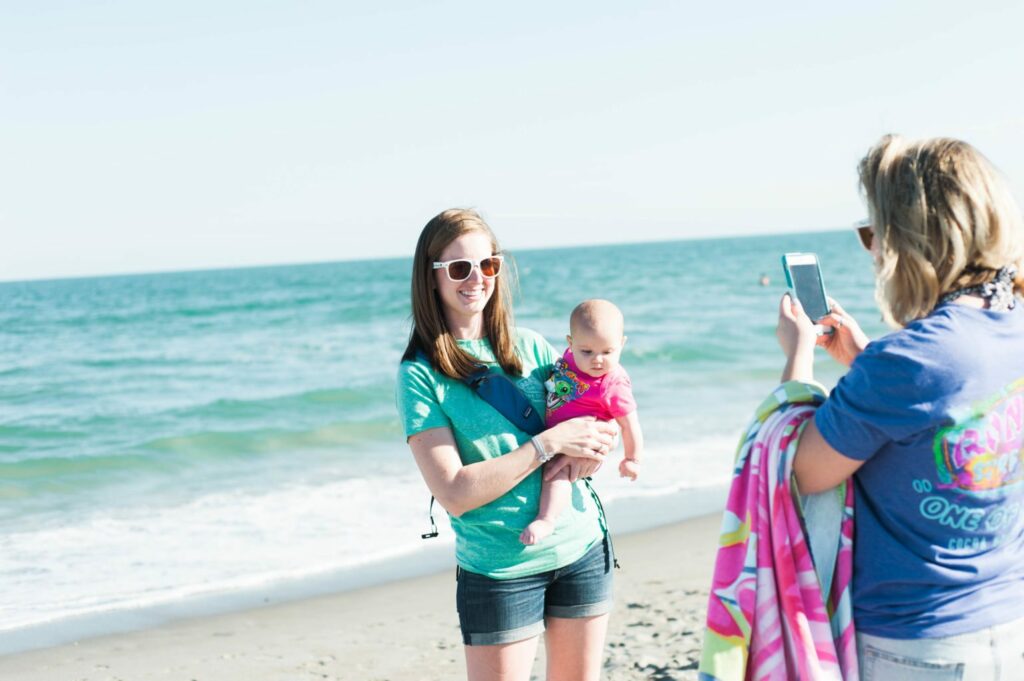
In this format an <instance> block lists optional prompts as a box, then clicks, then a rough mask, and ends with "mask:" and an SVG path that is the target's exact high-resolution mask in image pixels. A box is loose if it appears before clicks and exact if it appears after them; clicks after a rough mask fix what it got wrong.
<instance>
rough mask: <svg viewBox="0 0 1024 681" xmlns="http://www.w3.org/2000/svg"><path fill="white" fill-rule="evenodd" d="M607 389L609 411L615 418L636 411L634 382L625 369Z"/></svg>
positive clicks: (606, 397) (606, 398)
mask: <svg viewBox="0 0 1024 681" xmlns="http://www.w3.org/2000/svg"><path fill="white" fill-rule="evenodd" d="M606 390H607V392H606V393H605V401H606V402H607V404H608V412H609V413H610V414H611V415H612V417H613V418H617V419H618V418H622V417H623V416H626V415H627V414H632V413H633V412H634V411H636V400H635V399H633V383H632V381H630V380H629V374H627V373H626V372H625V371H622V372H621V374H620V375H619V376H616V377H615V381H614V382H613V383H612V384H611V385H609V386H608V387H607V388H606Z"/></svg>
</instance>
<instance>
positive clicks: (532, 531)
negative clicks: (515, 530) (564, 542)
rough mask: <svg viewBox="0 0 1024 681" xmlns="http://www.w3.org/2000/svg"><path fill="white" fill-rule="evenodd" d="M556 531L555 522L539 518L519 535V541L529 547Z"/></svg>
mask: <svg viewBox="0 0 1024 681" xmlns="http://www.w3.org/2000/svg"><path fill="white" fill-rule="evenodd" d="M554 531H555V524H554V523H553V522H551V521H550V520H543V519H541V518H537V519H536V520H534V521H533V522H532V523H530V524H529V525H527V526H526V529H525V530H523V531H522V533H521V534H520V535H519V541H520V542H521V543H523V544H526V545H527V546H532V545H534V544H536V543H537V542H539V541H541V540H542V539H544V537H547V536H548V535H550V534H551V533H552V532H554Z"/></svg>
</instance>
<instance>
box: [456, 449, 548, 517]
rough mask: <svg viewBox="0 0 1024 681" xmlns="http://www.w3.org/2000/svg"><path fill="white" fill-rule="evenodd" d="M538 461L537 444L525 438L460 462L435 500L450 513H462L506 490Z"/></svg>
mask: <svg viewBox="0 0 1024 681" xmlns="http://www.w3.org/2000/svg"><path fill="white" fill-rule="evenodd" d="M540 465H541V463H540V461H538V460H537V449H536V447H534V446H533V443H532V442H527V443H526V444H523V445H521V446H519V447H518V448H516V449H513V450H512V451H511V452H509V453H508V454H505V455H503V456H499V457H496V458H494V459H487V460H485V461H478V462H476V463H471V464H469V465H465V466H462V467H461V468H460V469H459V470H458V472H457V473H456V474H455V477H454V478H453V479H452V480H451V481H450V483H449V485H448V489H447V490H446V494H445V495H444V498H443V499H441V498H439V499H438V500H439V501H440V502H441V505H442V506H444V508H445V510H446V511H448V512H449V513H451V514H452V515H453V516H456V517H458V516H461V515H462V514H463V513H466V512H467V511H472V510H474V509H477V508H480V507H481V506H483V505H484V504H488V503H490V502H492V501H494V500H495V499H497V498H498V497H500V496H501V495H502V494H505V493H506V492H508V491H509V490H510V489H512V488H513V487H515V486H516V485H518V484H519V483H520V482H522V481H523V480H525V479H526V477H527V476H529V475H530V474H531V473H533V472H534V471H535V470H537V468H539V467H540Z"/></svg>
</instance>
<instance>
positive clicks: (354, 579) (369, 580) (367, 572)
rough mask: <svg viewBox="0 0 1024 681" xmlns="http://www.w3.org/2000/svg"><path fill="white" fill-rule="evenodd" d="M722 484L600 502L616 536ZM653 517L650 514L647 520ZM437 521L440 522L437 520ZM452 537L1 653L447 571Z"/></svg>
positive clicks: (112, 610)
mask: <svg viewBox="0 0 1024 681" xmlns="http://www.w3.org/2000/svg"><path fill="white" fill-rule="evenodd" d="M726 494H727V489H726V487H725V486H723V485H720V484H719V485H706V486H700V487H680V488H677V489H674V490H661V491H655V492H648V493H644V492H640V493H639V494H634V495H628V496H621V497H615V496H612V497H611V498H609V499H607V500H606V502H605V506H606V510H607V514H608V522H609V526H610V528H611V530H612V532H613V534H614V536H616V537H618V536H619V535H621V534H625V533H630V532H636V531H640V530H644V529H647V528H650V527H652V526H655V525H664V524H668V523H672V522H678V521H682V520H686V519H688V518H693V517H696V516H699V515H703V514H705V513H709V512H717V511H721V509H722V508H723V506H724V500H725V497H726ZM652 519H655V520H654V521H653V522H652ZM439 520H441V519H440V518H439ZM453 540H454V536H453V535H452V533H451V530H450V528H448V527H447V523H446V522H444V523H443V524H442V536H441V538H440V539H439V540H438V539H434V540H431V541H429V542H422V543H420V544H417V545H415V548H412V549H403V550H401V551H398V552H395V553H393V554H392V555H390V556H388V557H386V558H377V559H372V560H369V561H367V562H362V563H356V564H350V565H346V566H343V567H339V568H332V569H326V570H323V571H316V572H310V573H307V574H305V575H301V576H296V577H284V578H280V579H277V580H273V581H260V582H255V583H252V584H251V585H247V586H240V587H235V588H230V589H226V590H217V589H209V588H208V589H206V590H198V591H197V592H195V593H193V594H192V595H189V596H185V597H183V598H175V599H172V600H162V601H157V602H153V603H148V604H145V605H138V606H134V607H133V606H119V607H108V608H104V609H99V610H96V611H93V612H87V613H83V614H78V615H73V616H67V617H63V618H60V619H56V620H52V621H45V622H39V623H36V624H30V625H27V626H22V627H20V628H16V629H8V630H0V659H2V658H3V657H4V656H7V655H16V654H19V653H23V652H29V651H32V650H40V649H45V648H52V647H55V646H60V645H64V644H67V643H72V642H75V641H81V640H88V639H91V638H96V637H99V636H107V635H111V634H128V633H131V632H133V631H140V630H144V629H151V628H154V627H158V626H163V625H167V624H171V623H174V622H176V621H181V620H191V619H196V618H200V617H210V616H215V615H222V614H228V613H232V612H241V611H245V610H252V609H256V608H262V607H266V606H268V605H280V604H284V603H289V602H293V601H301V600H306V599H310V598H316V597H320V596H329V595H333V594H339V593H343V592H348V591H355V590H360V589H365V588H368V587H373V586H377V585H381V584H387V583H393V582H397V581H402V580H407V579H413V578H416V577H420V576H425V575H430V574H434V573H438V572H442V571H444V570H446V569H454V567H455V560H454V545H453Z"/></svg>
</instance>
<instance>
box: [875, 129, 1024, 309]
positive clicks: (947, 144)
mask: <svg viewBox="0 0 1024 681" xmlns="http://www.w3.org/2000/svg"><path fill="white" fill-rule="evenodd" d="M858 171H859V175H860V185H861V188H862V190H863V191H864V194H865V197H866V199H867V203H868V211H869V217H870V220H871V224H872V226H873V228H874V233H875V239H876V240H877V243H878V250H879V258H878V262H877V265H876V280H877V289H876V297H877V298H878V302H879V305H880V307H881V308H882V314H883V315H884V316H885V318H886V320H887V321H888V322H889V323H890V324H893V325H894V326H906V325H907V324H909V323H910V322H911V321H913V320H915V319H920V318H922V317H924V316H926V315H928V314H929V313H931V311H932V310H934V309H935V307H936V305H937V304H938V302H939V298H940V297H941V296H942V295H943V294H945V293H949V292H951V291H955V290H958V289H961V288H964V287H967V286H974V285H977V284H982V283H986V282H989V281H992V280H993V279H994V278H995V276H996V273H997V272H998V270H999V269H1000V268H1002V267H1004V266H1007V265H1015V266H1016V267H1017V272H1018V274H1017V278H1016V279H1015V280H1014V291H1015V293H1016V294H1017V295H1018V296H1020V295H1021V293H1022V291H1024V272H1022V271H1021V260H1022V258H1024V220H1022V218H1021V213H1020V209H1019V207H1018V206H1017V204H1016V202H1015V201H1014V200H1013V197H1012V195H1011V194H1010V191H1009V189H1008V188H1007V186H1006V183H1005V181H1004V180H1003V178H1002V177H1001V176H1000V175H999V174H998V173H997V171H996V170H995V168H993V166H992V164H991V163H989V161H988V159H986V158H985V157H984V156H983V155H982V154H981V153H980V152H978V151H977V150H976V149H975V148H974V147H972V146H971V145H969V144H967V143H966V142H962V141H960V140H955V139H949V138H933V139H926V140H922V141H918V142H910V141H907V140H905V139H904V138H902V137H899V136H897V135H886V136H885V137H883V138H882V139H881V140H880V141H879V142H878V143H877V144H876V145H875V146H873V147H872V148H871V149H870V150H869V151H868V153H867V155H866V156H864V158H863V159H862V160H861V161H860V164H859V167H858Z"/></svg>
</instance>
